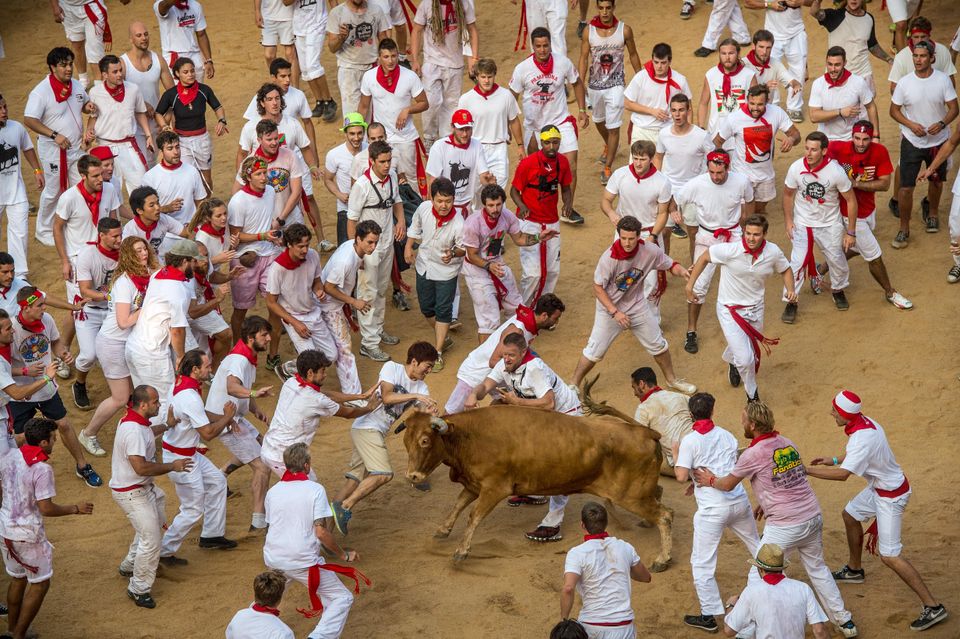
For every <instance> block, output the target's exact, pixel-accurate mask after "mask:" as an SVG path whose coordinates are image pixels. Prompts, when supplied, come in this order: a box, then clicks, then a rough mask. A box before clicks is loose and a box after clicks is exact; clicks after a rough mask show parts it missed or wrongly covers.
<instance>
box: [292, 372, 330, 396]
mask: <svg viewBox="0 0 960 639" xmlns="http://www.w3.org/2000/svg"><path fill="white" fill-rule="evenodd" d="M294 378H295V379H296V380H297V383H299V384H300V388H304V387H306V388H312V389H313V390H315V391H317V392H318V393H322V392H323V391H322V390H321V389H320V387H319V386H317V385H316V384H314V383H313V382H308V381H307V380H305V379H304V378H302V377H300V373H297V374H296V375H294Z"/></svg>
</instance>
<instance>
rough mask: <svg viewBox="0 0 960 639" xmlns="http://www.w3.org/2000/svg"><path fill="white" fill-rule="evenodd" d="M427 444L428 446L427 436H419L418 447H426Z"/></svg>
mask: <svg viewBox="0 0 960 639" xmlns="http://www.w3.org/2000/svg"><path fill="white" fill-rule="evenodd" d="M429 446H430V438H429V437H421V438H420V448H428V447H429Z"/></svg>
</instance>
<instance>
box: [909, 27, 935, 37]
mask: <svg viewBox="0 0 960 639" xmlns="http://www.w3.org/2000/svg"><path fill="white" fill-rule="evenodd" d="M915 33H923V34H925V35H930V30H929V29H920V28H919V27H914V28H913V29H910V35H913V34H915Z"/></svg>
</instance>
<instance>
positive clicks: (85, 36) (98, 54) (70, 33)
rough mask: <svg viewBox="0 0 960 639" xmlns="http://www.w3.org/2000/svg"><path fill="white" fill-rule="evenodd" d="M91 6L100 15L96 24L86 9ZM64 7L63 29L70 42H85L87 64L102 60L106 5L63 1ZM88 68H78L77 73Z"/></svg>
mask: <svg viewBox="0 0 960 639" xmlns="http://www.w3.org/2000/svg"><path fill="white" fill-rule="evenodd" d="M87 7H89V8H90V10H91V11H93V13H94V14H95V15H97V16H98V20H97V24H96V25H94V24H93V22H91V21H90V18H88V17H87V12H86V9H87ZM60 8H61V9H63V30H64V32H65V33H66V34H67V40H69V41H70V42H83V43H84V45H83V50H84V52H85V53H86V54H87V64H88V65H91V64H92V65H94V66H96V64H97V63H98V62H100V58H102V57H103V55H104V44H103V27H104V24H105V20H104V19H103V18H104V13H105V10H106V7H104V4H103V3H98V2H88V3H87V4H86V5H84V6H79V7H78V6H76V5H72V4H66V3H63V2H61V3H60ZM86 72H87V70H86V69H77V73H86Z"/></svg>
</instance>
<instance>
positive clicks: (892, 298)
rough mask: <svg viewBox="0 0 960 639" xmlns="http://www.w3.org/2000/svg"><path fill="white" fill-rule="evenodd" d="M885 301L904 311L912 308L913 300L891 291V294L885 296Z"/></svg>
mask: <svg viewBox="0 0 960 639" xmlns="http://www.w3.org/2000/svg"><path fill="white" fill-rule="evenodd" d="M887 301H888V302H890V303H891V304H893V305H894V306H896V307H897V308H901V309H903V310H905V311H909V310H910V309H911V308H913V302H911V301H910V300H908V299H907V298H905V297H904V296H903V295H901V294H900V293H898V292H896V291H894V292H893V295H888V296H887Z"/></svg>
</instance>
